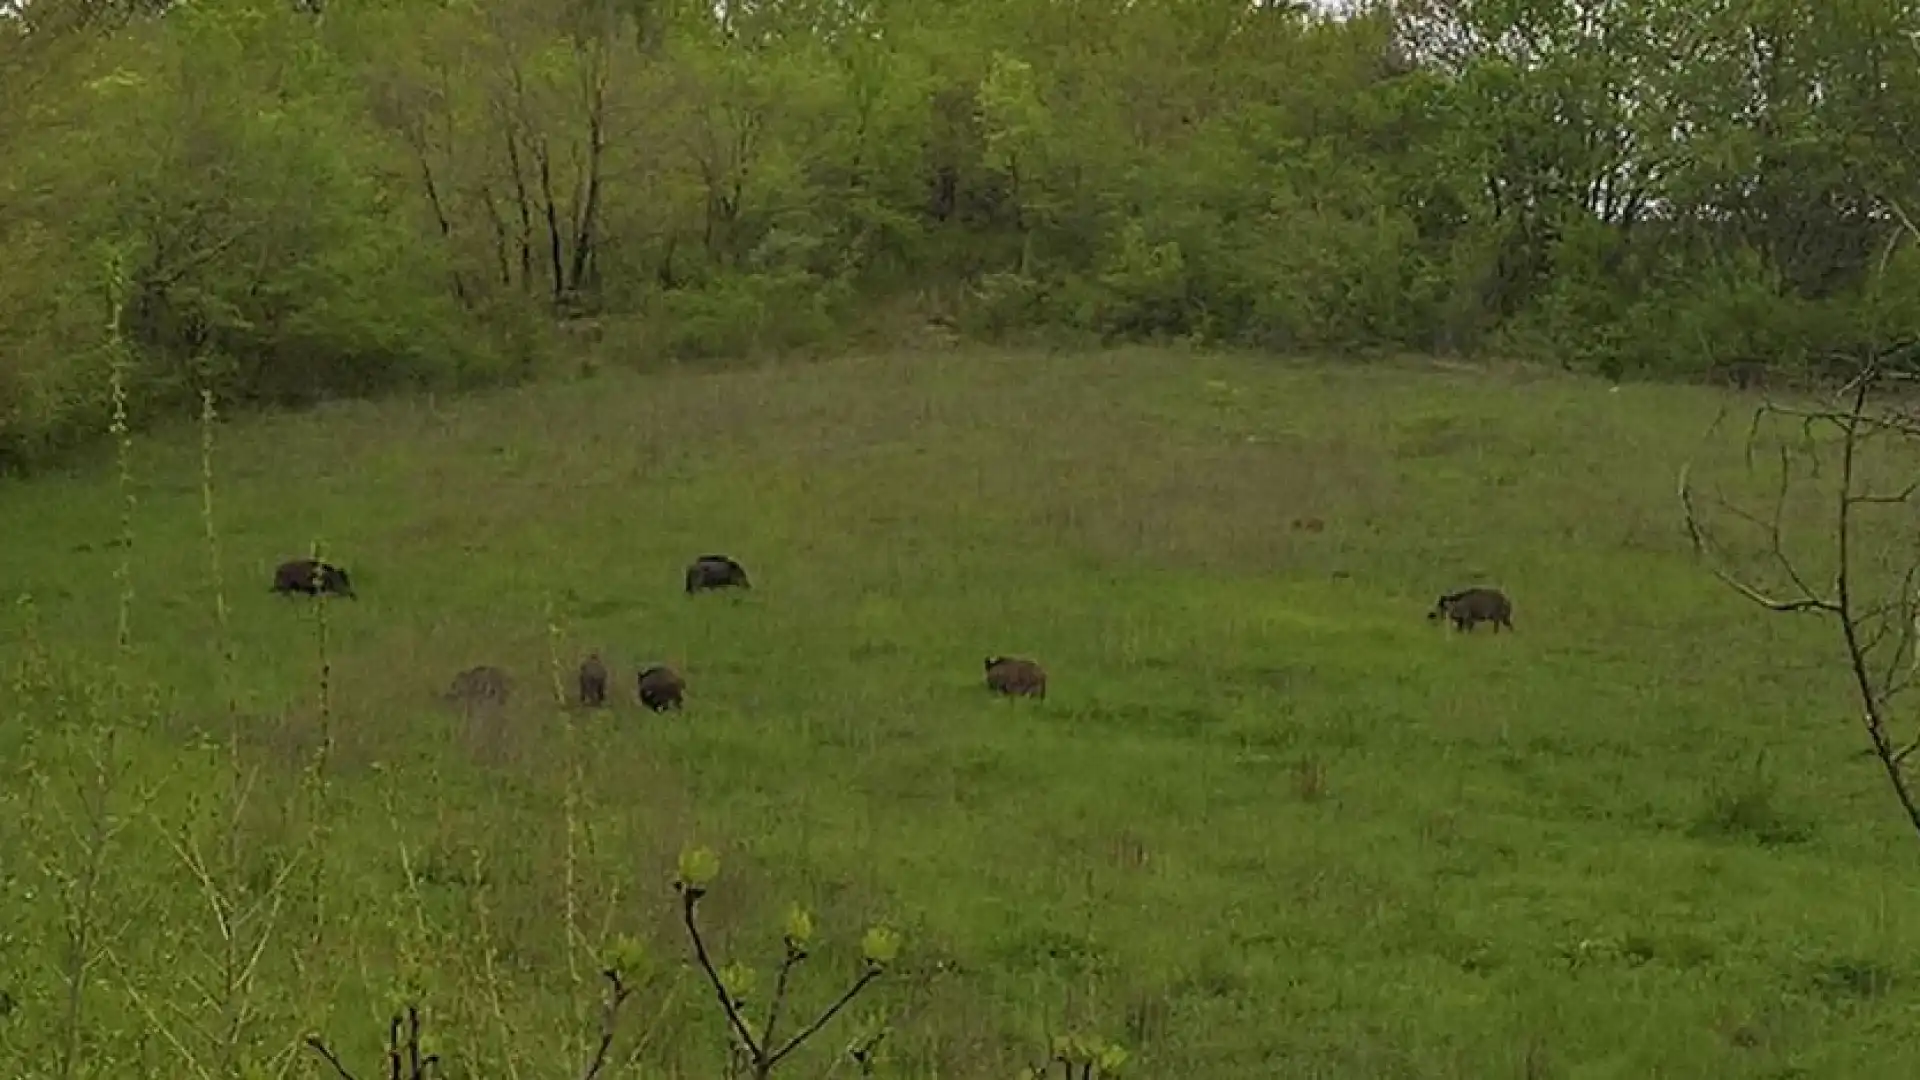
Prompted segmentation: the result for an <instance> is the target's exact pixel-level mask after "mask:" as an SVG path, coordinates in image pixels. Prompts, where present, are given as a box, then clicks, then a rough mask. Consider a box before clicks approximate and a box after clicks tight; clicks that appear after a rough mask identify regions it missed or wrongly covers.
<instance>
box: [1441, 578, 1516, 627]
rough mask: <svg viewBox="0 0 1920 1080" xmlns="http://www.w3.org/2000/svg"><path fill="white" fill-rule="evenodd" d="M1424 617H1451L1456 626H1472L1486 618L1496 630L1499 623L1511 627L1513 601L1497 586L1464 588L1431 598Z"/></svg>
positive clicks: (1499, 625) (1485, 620)
mask: <svg viewBox="0 0 1920 1080" xmlns="http://www.w3.org/2000/svg"><path fill="white" fill-rule="evenodd" d="M1427 619H1428V620H1429V621H1432V620H1435V619H1451V620H1453V626H1454V629H1456V630H1472V629H1473V628H1474V626H1475V625H1477V624H1479V623H1483V622H1490V623H1492V624H1493V632H1494V633H1496V634H1497V633H1499V632H1500V628H1501V627H1503V626H1504V627H1506V628H1507V629H1509V630H1511V629H1513V603H1512V601H1510V600H1508V599H1507V595H1506V594H1505V593H1503V592H1501V591H1500V590H1499V589H1477V588H1476V589H1466V590H1463V591H1461V592H1457V593H1448V594H1447V595H1445V596H1442V597H1441V598H1440V599H1439V600H1437V601H1435V602H1434V605H1433V610H1432V611H1429V612H1427Z"/></svg>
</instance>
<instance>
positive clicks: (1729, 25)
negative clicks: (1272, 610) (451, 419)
mask: <svg viewBox="0 0 1920 1080" xmlns="http://www.w3.org/2000/svg"><path fill="white" fill-rule="evenodd" d="M313 6H314V5H309V4H294V3H290V2H288V0H210V2H207V3H197V4H194V5H191V6H187V5H178V6H175V5H169V4H166V3H155V2H152V0H142V2H135V0H118V2H117V3H100V2H98V0H34V2H33V3H31V4H29V5H26V6H25V8H24V9H23V10H24V14H23V15H19V16H15V17H8V18H7V19H5V21H4V22H3V23H0V104H4V111H3V112H0V245H3V246H4V250H6V251H7V252H8V254H9V258H8V259H7V260H6V263H5V265H4V266H0V304H3V305H4V306H0V311H4V313H5V314H4V317H0V458H3V459H4V461H5V462H7V463H9V464H16V465H17V464H22V463H27V462H30V461H32V460H33V459H35V458H36V457H39V456H41V455H43V454H45V453H47V452H49V451H51V450H54V449H57V448H59V447H61V446H65V445H69V444H71V443H73V442H75V441H76V440H79V439H82V438H91V437H93V436H94V433H97V432H98V431H100V430H101V427H102V416H103V414H102V411H101V410H102V408H103V395H102V391H101V390H100V389H99V387H100V385H101V378H100V371H101V366H102V363H103V361H102V358H101V356H100V353H99V345H100V342H101V341H102V340H103V334H104V330H103V328H104V326H105V324H106V321H107V314H108V313H107V312H105V311H103V310H102V307H101V305H102V300H101V297H102V295H103V293H102V290H101V288H100V281H101V279H102V275H103V274H104V273H105V270H104V269H103V268H104V267H105V266H106V265H108V264H109V263H110V262H111V261H112V260H113V259H116V258H117V259H119V260H121V261H122V262H123V263H124V266H125V274H126V278H127V281H128V283H129V286H130V288H129V291H128V297H129V299H128V301H127V308H128V310H126V311H124V312H122V313H120V314H121V320H122V323H123V325H124V326H125V327H126V329H127V332H128V333H129V335H130V336H131V339H132V341H133V342H134V345H135V349H136V353H137V360H138V364H137V370H136V371H135V373H134V375H133V382H134V385H135V388H136V390H137V391H138V392H137V393H136V400H137V401H139V402H140V409H139V411H140V413H141V414H142V415H148V416H150V415H153V414H155V413H156V412H157V411H158V410H162V409H166V408H172V407H185V406H190V404H191V403H192V402H193V401H194V400H196V396H195V391H196V390H197V388H198V387H199V386H200V385H201V384H203V383H206V382H209V381H211V382H212V383H214V384H215V385H216V386H217V388H218V389H220V390H221V391H222V393H223V395H224V396H225V397H227V398H228V399H229V400H238V401H252V402H258V403H299V402H305V401H311V400H314V399H316V398H319V397H323V396H328V395H357V394H370V393H377V392H381V391H385V390H388V389H392V388H397V387H405V386H459V385H469V384H476V383H483V382H490V381H500V380H505V379H512V378H520V377H524V376H527V375H529V374H531V373H534V372H536V371H537V370H538V369H539V367H540V364H541V361H542V359H543V357H546V356H549V355H551V354H552V350H551V349H550V346H551V345H552V344H553V343H554V341H555V340H556V339H555V335H553V334H552V333H551V332H550V331H551V326H552V323H553V321H554V316H557V315H578V314H582V313H591V314H600V315H620V316H628V317H630V318H629V319H628V321H629V322H631V323H632V324H634V325H636V326H639V327H641V328H642V330H641V332H639V333H636V334H634V335H630V336H623V337H622V338H621V339H620V340H619V341H617V342H615V343H613V348H612V350H611V351H612V355H611V359H614V360H615V361H616V362H618V361H642V360H647V359H653V358H658V357H676V358H684V359H700V358H706V357H715V356H722V355H732V354H740V353H745V352H754V351H761V350H785V349H791V348H795V347H800V346H812V345H819V344H823V343H830V342H832V341H834V340H836V339H840V338H843V337H844V336H845V335H846V334H848V333H849V332H852V331H855V330H859V329H862V328H863V325H862V324H863V323H865V322H870V321H871V320H872V318H873V317H874V313H875V312H877V311H881V310H888V311H897V309H898V302H899V301H900V300H901V299H902V298H903V297H913V296H930V295H935V294H938V295H943V296H960V297H965V298H966V300H965V305H966V307H967V310H964V311H958V312H955V311H939V312H937V314H939V315H941V316H953V317H955V322H956V323H957V325H959V326H960V327H961V328H963V329H964V330H966V331H967V332H970V333H975V334H980V335H988V336H1032V335H1035V334H1047V333H1067V334H1072V335H1076V336H1089V337H1098V338H1101V339H1105V340H1118V339H1156V338H1186V339H1189V340H1195V341H1200V342H1218V343H1223V344H1228V343H1230V344H1238V345H1248V346H1254V347H1260V348H1268V349H1275V350H1287V349H1301V350H1305V349H1311V350H1321V351H1338V352H1357V351H1361V350H1367V349H1372V348H1408V349H1446V350H1461V351H1482V350H1499V351H1503V352H1510V353H1519V354H1526V355H1533V356H1536V357H1540V358H1548V359H1553V360H1558V361H1562V362H1565V363H1568V364H1570V365H1575V366H1586V367H1594V368H1598V369H1601V370H1606V371H1611V372H1641V373H1648V374H1689V373H1695V372H1699V371H1703V370H1706V369H1709V368H1711V367H1713V366H1714V365H1717V364H1724V363H1732V362H1760V363H1766V364H1772V365H1785V366H1789V367H1796V368H1804V367H1807V366H1810V365H1812V366H1818V365H1819V364H1821V363H1823V362H1824V361H1823V358H1826V357H1830V356H1831V355H1832V354H1833V353H1836V352H1843V351H1851V350H1859V349H1863V348H1875V347H1882V346H1884V345H1885V344H1886V343H1888V342H1893V341H1898V340H1901V339H1903V338H1904V337H1906V336H1909V335H1910V334H1911V333H1912V331H1914V330H1915V329H1916V323H1920V310H1916V305H1915V303H1914V301H1913V300H1911V299H1908V297H1909V296H1910V295H1911V290H1905V291H1902V290H1901V289H1900V288H1898V286H1899V285H1901V284H1902V283H1905V282H1907V281H1909V280H1910V279H1911V276H1912V275H1911V271H1910V270H1908V269H1907V266H1908V263H1909V262H1910V259H1909V258H1908V257H1907V256H1905V255H1904V253H1901V252H1893V253H1892V255H1891V269H1892V271H1893V273H1892V274H1891V275H1890V276H1889V277H1888V279H1887V281H1886V282H1882V283H1881V284H1879V285H1872V284H1870V283H1872V282H1875V281H1877V280H1879V279H1877V278H1876V277H1875V275H1874V273H1873V270H1874V268H1875V267H1876V266H1878V265H1880V264H1882V263H1884V262H1887V260H1888V259H1889V249H1888V244H1889V242H1890V240H1891V238H1892V236H1893V235H1894V226H1895V224H1896V220H1897V215H1898V213H1900V212H1901V211H1903V210H1905V209H1910V208H1911V207H1912V206H1914V205H1920V198H1916V197H1915V196H1916V194H1920V181H1916V180H1915V179H1914V177H1915V175H1916V174H1915V172H1914V170H1913V169H1912V168H1911V162H1910V160H1909V154H1908V152H1907V151H1906V149H1905V147H1904V144H1903V140H1902V137H1901V128H1900V124H1899V122H1898V119H1897V118H1898V117H1899V116H1901V115H1904V114H1905V113H1906V112H1909V111H1911V110H1909V109H1907V108H1906V107H1905V106H1906V103H1909V102H1913V101H1914V100H1915V99H1917V98H1920V55H1916V52H1915V50H1913V49H1912V48H1910V47H1909V46H1908V44H1907V41H1908V39H1909V36H1910V35H1911V34H1912V33H1913V32H1914V30H1915V29H1916V28H1915V27H1914V26H1913V25H1912V24H1913V23H1914V22H1915V21H1916V20H1920V16H1916V15H1915V14H1914V13H1913V11H1912V10H1911V8H1910V6H1909V5H1900V4H1895V3H1892V2H1891V0H1876V2H1875V3H1870V4H1867V5H1865V6H1862V5H1850V6H1847V7H1845V8H1844V9H1842V8H1839V7H1835V8H1832V9H1831V10H1829V9H1828V8H1824V7H1820V6H1818V5H1811V6H1803V7H1801V8H1793V9H1791V10H1789V9H1790V8H1792V6H1791V5H1789V6H1788V7H1787V8H1783V7H1781V6H1780V5H1776V4H1762V3H1759V2H1758V0H1732V2H1730V3H1726V4H1720V5H1706V6H1701V5H1678V4H1672V3H1669V2H1668V0H1634V2H1633V3H1627V4H1617V5H1609V6H1608V7H1607V8H1606V9H1605V13H1604V14H1603V15H1600V16H1595V17H1593V18H1587V17H1586V16H1582V15H1580V14H1578V13H1577V12H1576V11H1575V10H1574V8H1573V7H1571V6H1569V7H1567V8H1566V10H1564V11H1563V10H1558V9H1557V8H1556V6H1554V5H1521V6H1518V7H1516V6H1515V5H1510V4H1499V3H1491V2H1488V0H1405V2H1402V3H1399V4H1397V5H1390V6H1389V5H1384V4H1383V5H1379V6H1377V7H1375V8H1374V9H1373V10H1369V11H1366V12H1363V13H1361V14H1356V15H1348V16H1343V17H1335V16H1332V15H1327V14H1322V13H1316V12H1315V11H1313V10H1310V9H1309V6H1308V5H1298V6H1294V5H1288V4H1254V5H1248V4H1246V3H1244V0H1150V2H1145V3H1131V4H1117V3H1116V4H1100V3H1079V4H1074V5H1062V4H1057V3H1052V2H1049V0H997V2H995V3H989V4H973V5H964V6H954V5H948V4H940V3H932V2H928V0H894V2H892V3H886V4H870V5H864V6H862V5H824V6H823V5H815V4H804V3H780V4H757V5H752V6H748V7H739V6H734V7H731V8H730V9H729V11H730V14H729V15H728V16H727V18H726V19H725V20H716V18H715V16H714V15H713V12H712V10H711V8H710V7H709V6H708V5H702V4H670V3H666V2H664V0H515V2H513V3H507V4H488V5H472V4H455V3H434V4H412V3H408V4H401V3H395V2H392V0H351V2H348V0H341V2H336V3H330V4H328V5H326V6H325V7H324V10H323V12H322V14H319V15H315V14H313V13H312V8H313ZM1754 40H1764V41H1765V42H1767V43H1768V46H1767V48H1765V49H1757V50H1756V49H1754V48H1750V47H1749V44H1750V42H1751V41H1754ZM1682 44H1685V45H1686V46H1687V47H1686V48H1685V49H1684V50H1683V49H1681V48H1680V46H1681V45H1682ZM1683 55H1684V56H1685V57H1687V59H1686V61H1685V62H1684V63H1680V62H1676V61H1675V60H1674V59H1673V58H1674V57H1676V56H1683ZM1870 289H1875V290H1877V291H1875V292H1873V293H1872V294H1871V295H1870V294H1869V290H1870ZM924 314H927V315H933V314H936V312H934V311H931V310H929V311H926V312H924Z"/></svg>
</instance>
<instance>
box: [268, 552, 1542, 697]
mask: <svg viewBox="0 0 1920 1080" xmlns="http://www.w3.org/2000/svg"><path fill="white" fill-rule="evenodd" d="M752 587H753V583H752V582H751V581H749V580H748V579H747V571H746V568H745V567H743V566H741V565H740V564H739V563H738V562H736V561H734V560H733V559H731V558H729V557H728V556H725V555H702V556H700V557H699V558H697V559H695V560H693V563H692V565H690V566H688V567H687V574H686V588H687V595H689V596H692V595H693V594H695V593H698V592H702V591H705V590H708V589H730V588H737V589H750V588H752ZM273 591H274V592H276V593H282V594H286V595H291V594H293V593H303V594H305V595H308V596H318V595H320V594H322V593H325V594H327V595H330V596H342V597H346V598H348V599H352V598H353V597H354V591H353V581H352V579H351V578H350V577H348V575H347V572H346V570H344V569H342V568H341V567H338V566H334V565H331V564H329V563H325V562H322V561H320V560H318V559H293V560H290V561H288V562H284V563H281V564H280V566H279V567H278V568H276V569H275V570H274V573H273ZM1427 619H1428V620H1429V621H1435V620H1439V619H1447V620H1450V621H1451V622H1452V623H1453V626H1454V628H1455V629H1456V630H1462V631H1470V630H1472V629H1473V628H1474V627H1475V626H1476V625H1478V624H1480V623H1483V622H1485V623H1492V624H1493V631H1494V633H1496V634H1497V633H1499V632H1500V628H1501V627H1506V628H1507V629H1508V630H1512V629H1513V603H1512V601H1510V600H1508V599H1507V596H1506V594H1505V593H1503V592H1501V591H1500V590H1499V589H1489V588H1471V589H1464V590H1462V591H1460V592H1455V593H1447V594H1446V595H1444V596H1442V597H1440V599H1438V600H1436V601H1435V602H1434V605H1433V610H1432V611H1429V612H1428V613H1427ZM577 678H578V683H577V686H578V696H577V698H576V701H577V702H578V704H580V705H583V706H586V707H588V708H597V707H600V706H603V705H605V704H606V703H607V679H608V671H607V664H606V661H605V660H603V659H601V657H600V654H599V653H598V652H592V653H589V654H587V657H586V659H584V660H582V661H581V662H580V669H579V672H578V676H577ZM986 683H987V688H988V689H990V690H992V691H993V692H994V693H996V694H1005V695H1007V696H1010V697H1032V698H1045V697H1046V696H1047V672H1046V669H1045V668H1043V667H1041V666H1040V665H1039V663H1037V662H1035V661H1033V660H1027V659H1023V658H1021V657H1016V656H990V657H987V660H986ZM512 688H513V681H512V679H511V678H509V677H508V675H507V673H506V672H505V671H504V670H502V669H500V668H498V667H495V666H493V665H491V664H483V665H481V666H479V667H474V668H468V669H467V670H466V671H463V672H461V673H460V674H458V675H456V676H454V679H453V685H452V686H451V687H450V688H449V689H448V691H447V692H446V694H445V697H446V699H447V700H448V701H455V702H465V703H482V702H486V703H494V704H505V703H506V700H507V695H508V693H509V692H510V691H511V690H512ZM634 689H635V692H636V696H637V697H638V698H639V701H640V704H642V705H644V706H646V707H647V708H649V709H652V710H653V711H654V712H664V711H665V710H667V709H678V708H680V707H681V704H682V701H683V699H684V698H685V696H686V691H687V681H686V680H685V679H684V678H682V677H681V675H680V673H679V672H676V671H674V670H673V669H672V668H670V667H667V666H666V665H664V664H655V665H652V666H650V667H644V668H641V669H640V672H639V674H638V675H637V676H636V678H635V681H634Z"/></svg>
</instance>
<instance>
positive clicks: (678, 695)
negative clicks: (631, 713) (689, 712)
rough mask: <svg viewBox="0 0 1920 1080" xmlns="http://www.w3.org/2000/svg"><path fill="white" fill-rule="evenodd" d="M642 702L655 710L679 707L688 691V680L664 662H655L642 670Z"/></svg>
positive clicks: (640, 681) (662, 710) (640, 682)
mask: <svg viewBox="0 0 1920 1080" xmlns="http://www.w3.org/2000/svg"><path fill="white" fill-rule="evenodd" d="M639 690H640V704H642V705H645V706H646V707H647V708H649V709H652V710H653V711H654V712H664V711H666V710H667V709H678V708H680V706H681V700H682V698H683V697H684V696H685V694H686V692H687V681H686V680H685V679H682V678H681V677H680V675H679V673H678V672H676V671H674V670H673V669H672V668H670V667H667V666H666V665H664V664H655V665H654V666H653V667H650V668H645V669H643V670H642V671H641V672H640V679H639Z"/></svg>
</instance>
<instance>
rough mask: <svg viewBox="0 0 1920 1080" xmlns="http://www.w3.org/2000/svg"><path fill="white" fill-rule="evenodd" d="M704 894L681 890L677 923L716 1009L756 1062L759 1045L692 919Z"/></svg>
mask: <svg viewBox="0 0 1920 1080" xmlns="http://www.w3.org/2000/svg"><path fill="white" fill-rule="evenodd" d="M705 893H706V890H704V889H701V888H698V887H697V886H685V887H682V888H681V890H680V915H681V920H682V921H683V922H685V923H686V926H687V936H688V937H690V938H692V939H693V955H694V957H695V958H696V959H698V960H699V961H700V969H701V970H702V971H705V972H706V973H707V980H708V981H709V982H711V983H712V984H713V992H714V995H715V996H716V997H718V998H719V999H720V1008H721V1009H722V1010H724V1011H725V1012H726V1014H727V1021H728V1022H729V1023H730V1024H732V1025H733V1031H734V1034H736V1035H738V1036H740V1041H741V1042H743V1043H745V1044H746V1047H747V1052H748V1053H749V1054H751V1055H752V1056H753V1059H754V1060H755V1061H759V1060H761V1058H762V1057H764V1056H765V1055H764V1054H763V1053H762V1052H761V1050H760V1044H759V1043H758V1042H756V1041H755V1040H754V1038H753V1033H752V1032H750V1031H748V1030H747V1024H746V1021H745V1020H743V1019H741V1017H740V1011H739V1010H738V1009H736V1008H735V1007H734V1004H733V995H732V994H730V993H728V992H727V984H726V983H724V982H722V981H721V979H720V972H719V971H717V970H715V968H714V966H713V959H712V957H710V956H708V955H707V943H706V941H705V940H704V939H703V938H702V937H701V936H700V925H699V923H698V921H696V920H695V919H694V915H693V909H694V907H695V905H697V904H699V903H700V897H701V896H703V895H705Z"/></svg>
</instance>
